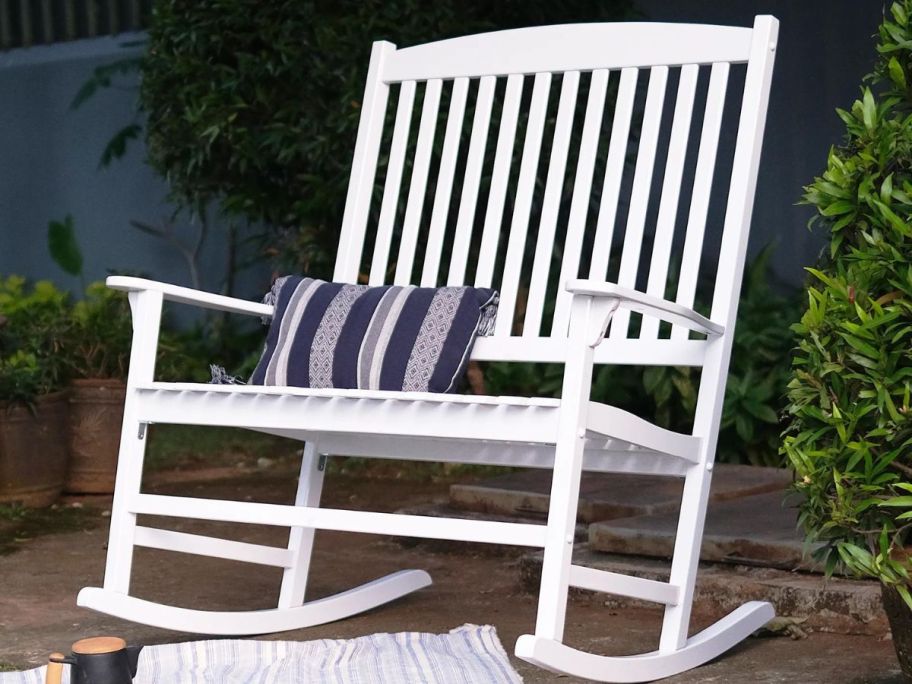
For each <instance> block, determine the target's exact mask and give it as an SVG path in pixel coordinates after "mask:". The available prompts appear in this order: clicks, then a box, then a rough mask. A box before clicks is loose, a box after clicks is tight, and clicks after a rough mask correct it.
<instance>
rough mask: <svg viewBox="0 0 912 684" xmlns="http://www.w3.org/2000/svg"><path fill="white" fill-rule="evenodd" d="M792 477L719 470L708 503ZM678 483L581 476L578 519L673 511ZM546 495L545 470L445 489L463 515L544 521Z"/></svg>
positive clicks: (773, 471)
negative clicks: (511, 517) (470, 512)
mask: <svg viewBox="0 0 912 684" xmlns="http://www.w3.org/2000/svg"><path fill="white" fill-rule="evenodd" d="M791 480H792V476H791V473H790V472H789V471H787V470H782V469H779V468H758V467H755V466H742V465H718V466H716V472H715V474H714V476H713V484H712V490H711V492H710V498H711V500H712V501H726V500H729V499H734V498H738V497H743V496H750V495H752V494H761V493H764V492H771V491H781V490H783V489H785V488H786V487H787V486H788V484H789V483H790V482H791ZM682 487H683V480H682V479H680V478H676V477H661V476H656V475H625V474H615V473H584V474H583V479H582V483H581V485H580V502H579V515H578V519H579V520H580V521H581V522H596V521H598V520H608V519H612V518H628V517H632V516H637V515H649V514H657V513H667V512H671V511H676V510H677V509H678V506H679V505H680V503H681V490H682ZM550 491H551V471H550V470H524V471H520V472H515V473H509V474H507V475H502V476H500V477H496V478H492V479H490V480H485V481H484V482H479V483H476V484H456V485H452V486H451V487H450V503H451V504H452V505H453V506H455V507H457V508H463V509H465V510H471V511H480V512H484V513H494V514H500V515H520V516H524V517H539V518H544V517H546V516H547V514H548V499H549V494H550Z"/></svg>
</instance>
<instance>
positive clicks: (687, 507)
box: [659, 464, 712, 651]
mask: <svg viewBox="0 0 912 684" xmlns="http://www.w3.org/2000/svg"><path fill="white" fill-rule="evenodd" d="M711 480H712V465H711V464H710V465H709V466H706V465H703V464H698V465H696V466H694V467H693V468H692V469H691V471H690V472H688V473H687V475H686V476H685V478H684V493H683V495H682V498H681V513H680V515H679V517H678V529H677V532H676V535H675V545H674V556H673V558H672V562H671V574H670V577H669V580H668V581H669V582H670V583H671V584H672V585H674V586H677V587H680V591H681V598H680V601H679V602H678V603H677V605H673V606H666V607H665V617H664V619H663V621H662V636H661V639H660V641H659V650H660V651H676V650H678V649H680V648H682V647H683V646H684V644H685V643H686V641H687V635H688V630H689V627H690V612H691V607H692V605H693V595H694V587H695V585H696V581H697V569H698V565H699V562H700V546H701V541H702V539H703V525H704V522H705V520H706V506H707V503H708V500H709V489H710V484H711Z"/></svg>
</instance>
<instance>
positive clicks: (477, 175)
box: [447, 76, 497, 286]
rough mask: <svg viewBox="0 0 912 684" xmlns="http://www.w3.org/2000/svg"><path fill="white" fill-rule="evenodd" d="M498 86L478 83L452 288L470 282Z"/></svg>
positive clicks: (452, 262)
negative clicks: (480, 187)
mask: <svg viewBox="0 0 912 684" xmlns="http://www.w3.org/2000/svg"><path fill="white" fill-rule="evenodd" d="M496 85H497V79H496V78H495V77H494V76H485V77H484V78H482V79H481V81H480V82H479V84H478V97H477V98H476V100H475V114H474V116H473V119H472V138H471V140H470V141H469V156H468V157H467V159H466V172H465V179H464V181H463V185H462V199H461V201H460V203H459V214H458V216H457V219H456V234H455V236H454V238H453V253H452V256H451V257H450V270H449V276H448V277H447V285H450V286H458V285H463V284H465V282H466V281H465V273H466V264H467V263H468V258H469V244H470V241H471V237H472V232H473V227H474V225H473V224H474V222H475V207H476V206H477V204H478V184H479V181H480V180H481V170H482V165H483V164H484V153H485V148H486V147H487V142H488V128H489V127H490V124H491V107H492V105H493V103H494V88H495V86H496Z"/></svg>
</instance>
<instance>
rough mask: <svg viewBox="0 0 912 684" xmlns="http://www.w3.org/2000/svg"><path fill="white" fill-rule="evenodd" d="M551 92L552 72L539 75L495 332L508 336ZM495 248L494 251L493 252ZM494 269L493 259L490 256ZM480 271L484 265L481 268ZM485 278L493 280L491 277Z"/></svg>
mask: <svg viewBox="0 0 912 684" xmlns="http://www.w3.org/2000/svg"><path fill="white" fill-rule="evenodd" d="M550 92H551V74H536V75H535V85H534V86H533V88H532V103H531V105H530V107H529V118H528V121H527V123H526V140H525V143H524V144H523V155H522V162H521V163H520V166H519V180H518V182H517V184H516V201H515V202H514V204H513V220H512V222H511V224H510V237H509V240H508V242H507V256H506V261H505V262H504V272H503V278H502V280H501V283H500V303H499V304H498V307H497V320H496V322H495V324H494V334H495V335H502V336H509V335H510V333H511V331H512V327H513V319H514V317H515V311H516V296H517V292H518V290H519V275H520V271H521V270H522V262H523V255H524V253H525V249H526V236H527V234H528V231H529V212H530V210H531V208H532V193H533V192H534V191H535V177H536V174H537V173H538V158H539V153H540V152H541V143H542V133H543V131H544V126H545V114H547V110H548V94H549V93H550ZM494 251H496V250H492V251H491V254H492V255H493V253H494ZM485 263H490V265H491V267H492V268H493V264H494V261H493V259H490V260H488V261H486V262H485ZM479 271H480V272H481V268H480V267H479ZM483 277H486V278H487V280H488V283H490V277H489V276H483Z"/></svg>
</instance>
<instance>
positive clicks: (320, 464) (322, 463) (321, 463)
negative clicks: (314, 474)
mask: <svg viewBox="0 0 912 684" xmlns="http://www.w3.org/2000/svg"><path fill="white" fill-rule="evenodd" d="M327 459H329V456H328V455H326V454H320V458H319V459H317V470H319V471H320V472H323V471H324V470H326V461H327Z"/></svg>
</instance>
